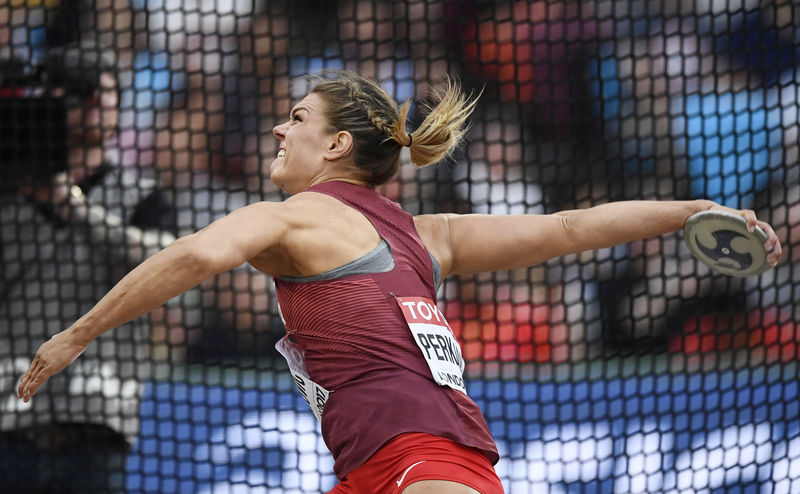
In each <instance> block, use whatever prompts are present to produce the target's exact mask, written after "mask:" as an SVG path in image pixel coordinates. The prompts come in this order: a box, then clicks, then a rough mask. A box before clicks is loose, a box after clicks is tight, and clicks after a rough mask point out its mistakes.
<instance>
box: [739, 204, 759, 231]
mask: <svg viewBox="0 0 800 494" xmlns="http://www.w3.org/2000/svg"><path fill="white" fill-rule="evenodd" d="M740 213H741V215H742V216H744V219H745V220H746V221H747V231H748V232H754V231H755V229H756V226H757V225H758V218H756V213H755V211H753V210H752V209H743V210H741V211H740Z"/></svg>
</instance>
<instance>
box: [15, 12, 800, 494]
mask: <svg viewBox="0 0 800 494" xmlns="http://www.w3.org/2000/svg"><path fill="white" fill-rule="evenodd" d="M87 38H91V39H93V40H94V41H95V42H96V43H97V44H98V45H99V46H102V47H105V48H108V49H110V50H113V52H114V53H115V55H116V57H117V67H118V77H119V88H120V107H119V111H120V124H119V132H118V135H117V136H116V138H115V139H114V141H113V142H112V143H111V144H112V146H111V147H112V148H113V149H111V150H110V154H111V155H113V156H114V159H115V160H116V161H115V162H116V164H117V165H118V166H120V167H122V168H124V169H126V170H136V171H137V173H139V174H141V175H143V176H150V177H153V178H154V180H156V181H157V182H158V183H159V184H160V186H161V187H163V189H164V190H165V191H166V192H167V196H168V197H169V198H170V200H171V205H172V207H173V209H174V215H173V217H170V218H169V219H168V221H166V220H165V223H164V224H167V225H169V228H170V230H171V231H173V232H174V233H175V234H177V235H180V234H185V233H187V232H190V231H193V230H195V229H197V228H201V227H202V226H204V225H205V224H207V223H208V222H209V221H211V220H213V219H214V218H217V217H219V216H221V215H224V214H225V213H227V212H229V211H231V210H233V209H235V208H237V207H239V206H242V205H244V204H246V203H248V202H252V201H255V200H261V199H266V200H280V199H281V198H282V195H281V193H280V191H278V190H277V189H276V188H275V187H274V186H273V185H272V184H271V183H270V182H269V177H268V176H267V174H266V170H268V164H269V162H270V161H271V160H272V156H274V155H275V153H276V145H275V140H274V138H273V137H272V134H271V129H272V127H273V126H274V125H275V124H276V123H278V122H280V121H282V120H283V119H285V118H286V115H287V114H288V110H289V108H290V106H291V105H292V103H293V101H294V100H295V99H296V98H298V97H300V96H302V95H303V92H304V86H303V82H302V81H299V82H295V83H292V82H291V81H292V80H293V78H295V77H297V76H299V75H302V74H304V73H307V72H315V71H318V70H320V69H323V68H348V69H353V70H357V71H360V72H362V73H365V74H369V75H371V76H373V77H375V78H376V79H378V80H380V81H381V82H382V83H383V84H384V86H385V87H386V88H387V89H388V90H389V91H390V92H391V93H392V94H393V95H394V96H395V97H396V98H397V99H398V101H402V100H405V99H408V98H411V99H413V101H414V107H415V108H420V107H423V106H424V104H425V102H426V100H427V99H428V98H429V95H430V91H431V89H434V88H436V87H440V85H441V84H442V82H443V80H444V75H445V74H449V75H450V76H452V77H456V78H458V79H460V80H461V81H462V82H463V84H464V85H465V87H468V88H472V89H474V90H477V91H479V90H481V88H485V89H484V94H483V96H482V99H481V103H480V105H479V108H478V110H477V112H476V114H475V117H474V123H473V126H472V129H471V132H470V134H469V143H468V144H467V146H465V147H464V149H462V150H460V151H459V153H457V154H456V156H454V157H453V159H452V160H450V161H449V162H448V163H444V164H442V165H440V166H438V167H436V168H431V169H425V170H421V171H416V170H413V169H412V168H411V167H410V166H405V167H404V168H403V169H402V171H401V173H400V176H399V177H398V179H397V180H395V181H393V182H391V183H390V184H388V185H386V186H385V187H384V190H383V191H384V192H385V193H386V194H387V195H388V196H389V197H391V198H393V199H395V200H397V201H398V202H400V203H402V204H403V206H404V207H405V208H406V210H408V211H409V212H412V213H429V212H436V211H438V212H445V211H450V212H462V213H467V212H477V213H493V214H516V213H550V212H555V211H558V210H562V209H570V208H578V207H586V206H590V205H593V204H600V203H604V202H608V201H612V200H625V199H691V198H710V199H713V200H716V201H718V202H720V203H722V204H725V205H728V206H731V207H739V208H750V209H754V210H755V211H756V212H757V214H758V215H759V216H760V217H761V218H762V219H765V220H767V221H769V222H770V223H771V224H772V225H773V226H774V227H775V230H776V232H777V233H778V236H779V237H780V239H781V241H782V242H783V245H784V252H785V254H784V258H783V262H782V264H781V265H779V266H778V268H776V269H773V270H770V271H768V272H766V273H764V274H763V275H761V276H759V277H756V278H748V279H738V278H728V277H724V276H720V275H716V274H714V273H713V272H711V271H710V270H709V269H708V268H706V267H705V266H703V265H701V264H700V263H698V262H697V261H696V260H694V259H693V258H692V256H691V255H690V254H689V252H688V250H687V249H686V248H685V246H684V243H683V237H682V235H681V234H674V235H668V236H665V237H663V238H658V239H652V240H647V241H642V242H635V243H632V244H629V245H622V246H619V247H616V248H613V249H605V250H600V251H597V252H586V253H583V254H580V255H575V256H569V257H565V258H561V259H555V260H553V261H551V262H548V263H546V264H545V265H541V266H537V267H534V268H530V269H524V270H515V271H510V272H500V273H494V274H487V275H480V276H474V277H464V278H452V279H448V280H446V282H445V283H444V285H443V286H442V289H441V292H440V304H441V307H442V308H443V310H444V311H445V313H446V315H447V317H448V319H449V321H450V323H451V325H452V327H453V329H454V330H455V331H456V333H457V334H458V336H459V337H460V338H461V341H462V344H463V349H464V356H465V358H466V360H467V362H468V365H467V377H468V379H469V385H468V389H469V392H470V395H471V396H472V397H473V398H474V399H475V400H476V401H477V402H478V404H479V405H480V406H481V408H482V409H483V412H484V414H485V416H486V417H487V420H488V422H489V424H490V426H491V429H492V432H493V434H494V436H495V438H496V441H497V444H498V446H499V448H500V451H501V455H502V459H501V461H500V463H499V464H498V465H497V471H498V473H499V474H500V476H501V478H502V480H503V482H504V485H505V486H506V490H507V492H510V493H528V492H533V493H539V492H552V493H578V492H586V493H589V492H593V493H594V492H602V493H612V492H613V493H634V492H637V493H640V492H641V493H644V492H648V493H650V492H652V493H662V492H664V493H694V492H705V493H759V494H766V493H800V400H799V399H798V398H800V395H799V392H800V390H799V389H798V362H799V361H800V310H798V305H797V301H798V299H800V269H798V267H796V266H795V261H796V260H798V257H800V183H798V170H799V169H800V167H798V163H799V162H798V151H799V150H800V149H799V142H798V125H799V124H800V7H798V6H797V5H796V3H794V2H792V1H780V0H765V1H754V0H698V1H693V2H687V1H675V2H670V1H666V2H665V1H660V0H658V1H657V0H614V1H610V0H581V1H575V0H565V1H555V0H550V1H543V0H537V1H525V0H519V1H510V0H509V1H499V0H498V1H489V0H463V1H457V0H406V1H381V0H342V1H337V2H334V1H321V0H319V1H314V0H294V1H267V0H217V1H212V0H184V1H178V0H94V1H88V0H61V1H58V0H39V1H35V0H27V1H25V0H11V1H9V2H5V3H4V4H3V5H0V55H2V56H4V57H10V56H12V55H13V56H14V57H16V58H19V59H21V60H24V61H26V63H30V64H35V63H37V60H39V59H41V58H42V57H45V56H46V53H47V51H48V50H49V49H51V48H52V47H54V46H59V45H60V44H65V43H69V42H74V41H82V40H85V39H87ZM7 96H8V95H5V96H4V97H7ZM415 115H417V116H418V115H419V113H415ZM415 118H416V117H415ZM4 221H5V220H4ZM12 226H13V225H12ZM3 227H4V231H5V232H7V231H9V230H8V227H9V225H7V224H4V225H3ZM8 262H9V260H8V259H4V263H6V264H7V263H8ZM4 283H9V282H8V280H7V279H6V280H5V281H4ZM270 284H271V282H270V280H269V279H267V278H266V277H264V276H261V275H258V274H256V273H254V272H252V271H251V270H248V269H245V268H242V269H240V270H237V271H234V272H231V273H228V274H225V275H221V276H219V277H217V278H215V279H213V280H210V281H209V282H208V283H205V284H203V285H202V286H201V287H200V293H199V294H198V296H197V297H195V298H194V299H193V300H188V299H187V300H183V301H179V303H180V304H184V305H185V306H184V307H182V309H183V310H184V312H185V314H184V316H183V317H182V318H181V319H180V321H179V323H177V324H175V323H174V321H172V322H173V323H170V321H168V319H169V317H170V316H169V314H168V313H164V312H158V313H156V314H154V316H153V317H151V318H149V337H148V339H147V341H146V342H144V343H142V344H143V345H146V347H147V352H146V353H145V354H138V353H136V352H128V353H124V352H123V353H122V354H115V355H110V356H108V358H109V359H110V360H109V361H116V362H119V360H120V359H122V360H123V361H124V362H125V363H127V364H131V365H134V366H136V367H137V368H140V369H147V373H146V374H145V373H144V371H142V372H141V373H140V374H137V375H141V376H142V377H138V378H137V381H136V383H137V385H141V386H140V388H139V389H140V392H141V401H140V403H138V405H137V407H136V409H135V410H134V411H133V412H131V413H135V414H136V415H137V416H138V418H139V421H140V427H139V429H138V430H136V431H134V432H135V437H134V440H133V450H132V453H131V455H130V456H129V458H128V460H127V466H126V470H127V478H126V485H127V489H128V491H129V492H162V493H178V492H181V493H182V492H192V493H228V492H237V493H238V492H254V493H273V492H274V493H279V492H280V493H286V492H297V493H301V492H302V493H305V492H320V491H321V490H325V489H329V488H331V487H332V486H333V485H334V482H335V478H334V477H333V475H332V463H333V462H332V459H331V457H330V454H329V453H328V452H327V450H326V449H325V445H324V443H323V442H322V439H321V436H320V434H319V431H318V426H317V423H316V421H315V420H314V418H313V416H312V415H311V413H310V412H309V410H308V408H307V406H306V405H305V403H304V402H303V401H302V398H301V397H300V395H299V394H298V393H296V390H294V389H293V385H292V383H291V381H290V379H289V377H288V373H287V372H284V370H285V363H283V362H282V361H281V360H280V359H278V358H276V357H277V356H278V354H277V352H276V351H275V350H274V348H273V345H274V343H275V341H276V340H277V338H278V337H279V336H280V334H281V331H282V328H281V324H280V321H279V318H278V317H277V309H276V306H275V302H274V298H273V296H272V292H271V286H270ZM10 293H11V292H10V291H9V290H8V289H7V287H6V286H5V285H4V286H3V289H2V290H0V294H2V295H3V296H4V297H6V298H8V297H11V296H12V295H10ZM20 297H21V298H18V299H14V300H6V303H7V305H10V304H13V303H17V304H25V303H26V302H25V298H24V295H20ZM40 342H41V340H36V341H30V342H29V344H28V346H27V347H26V351H29V353H24V352H19V353H14V352H12V350H11V349H10V348H9V349H5V348H0V384H1V385H2V386H0V391H1V392H2V393H3V396H0V414H3V415H6V416H7V417H11V416H12V415H11V412H12V411H14V410H16V409H18V408H19V407H21V406H23V405H22V404H21V403H20V402H17V401H15V399H14V398H13V397H12V396H11V393H12V388H13V385H14V384H15V383H16V380H17V379H18V378H19V367H21V365H18V360H19V359H20V358H24V357H26V356H28V358H29V356H31V355H32V354H33V349H35V348H36V347H37V346H38V345H39V343H40ZM26 366H27V365H25V367H26ZM99 372H100V373H99V374H98V375H102V370H101V371H99ZM123 384H124V383H123ZM84 386H87V387H89V386H92V384H91V382H90V379H88V378H87V379H86V382H85V384H84ZM95 386H96V387H95V388H93V389H92V390H91V391H92V392H95V393H97V394H98V395H99V396H105V397H106V398H107V397H109V396H115V393H117V394H118V393H121V392H123V391H121V389H122V388H124V385H122V386H121V385H120V383H119V382H118V381H114V380H111V379H100V381H99V383H95ZM82 391H83V392H87V389H83V390H82ZM98 413H102V412H98ZM120 413H122V412H120ZM10 426H13V424H11V425H9V424H8V420H5V421H4V427H10Z"/></svg>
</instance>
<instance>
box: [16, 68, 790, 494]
mask: <svg viewBox="0 0 800 494" xmlns="http://www.w3.org/2000/svg"><path fill="white" fill-rule="evenodd" d="M313 82H314V85H313V87H312V89H311V91H310V93H309V94H308V95H307V96H306V97H305V98H304V99H303V100H302V101H300V102H299V103H298V104H297V105H296V106H294V108H293V109H292V111H291V114H290V118H289V120H288V121H287V122H285V123H283V124H281V125H278V126H277V127H275V129H274V134H275V137H277V139H278V141H279V142H280V150H279V151H278V155H277V157H276V158H275V160H274V161H273V162H272V164H271V166H270V172H271V178H272V180H273V181H274V182H275V183H276V184H277V185H279V186H280V187H281V188H282V189H283V190H285V191H286V192H288V193H289V194H290V198H289V199H287V200H285V201H283V202H279V203H275V202H261V203H257V204H252V205H249V206H246V207H244V208H241V209H239V210H237V211H235V212H233V213H231V214H230V215H228V216H227V217H225V218H222V219H220V220H218V221H216V222H214V223H212V224H211V225H209V226H208V227H206V228H204V229H202V230H200V231H198V232H197V233H194V234H191V235H188V236H185V237H182V238H180V239H178V240H177V241H175V242H174V243H173V244H172V245H170V246H169V247H167V248H165V249H164V250H162V251H161V252H159V253H158V254H156V255H154V256H152V257H150V258H149V259H147V260H146V261H145V262H143V263H142V264H141V265H139V266H138V267H137V268H136V269H134V270H133V271H131V272H130V273H129V274H128V275H127V276H126V277H125V278H124V279H122V280H121V281H120V282H119V283H118V284H117V285H116V286H115V287H114V288H113V289H112V290H110V291H109V292H108V294H107V295H106V296H105V297H103V298H102V299H101V300H100V301H99V302H98V303H97V305H96V306H95V307H94V308H93V309H91V310H90V311H89V312H88V313H87V314H85V315H84V316H83V317H81V318H80V319H79V320H78V321H76V322H75V323H74V324H73V325H72V326H70V327H69V328H67V329H66V330H64V331H62V332H61V333H59V334H57V335H56V336H54V337H53V338H52V339H50V340H49V341H47V342H45V343H44V344H43V345H42V346H41V347H40V348H39V350H38V352H37V353H36V357H35V359H34V361H33V363H32V364H31V367H30V369H29V370H28V371H27V372H26V373H25V375H24V376H23V377H22V380H21V382H20V385H19V389H18V394H19V397H20V398H22V399H23V400H25V401H28V400H30V399H31V396H33V394H34V393H35V392H36V390H37V389H38V388H39V387H40V386H42V384H43V383H44V382H45V381H46V380H47V379H48V378H49V377H50V376H52V375H53V374H55V373H57V372H59V371H60V370H62V369H63V368H64V367H66V366H67V365H69V363H71V362H72V361H73V360H74V359H75V358H77V357H78V356H79V355H80V354H81V353H82V352H83V350H84V349H85V348H86V346H87V345H88V344H89V343H90V342H91V341H92V340H94V339H95V338H97V337H98V336H99V335H100V334H102V333H104V332H106V331H109V330H111V329H112V328H114V327H116V326H118V325H120V324H122V323H124V322H126V321H128V320H130V319H133V318H135V317H138V316H141V315H143V314H145V313H147V312H148V311H151V310H153V309H155V308H156V307H159V306H160V305H162V304H164V303H165V302H166V301H167V300H169V299H171V298H172V297H175V296H176V295H178V294H180V293H182V292H185V291H187V290H189V289H190V288H192V287H194V286H195V285H197V284H198V283H200V282H201V281H203V280H205V279H206V278H209V277H211V276H214V275H216V274H218V273H221V272H223V271H226V270H230V269H233V268H235V267H237V266H239V265H240V264H242V263H244V262H249V263H250V264H251V265H252V266H254V267H255V268H256V269H258V270H260V271H262V272H264V273H266V274H269V275H272V276H273V277H274V280H275V284H276V290H277V296H278V302H279V305H280V307H281V313H282V316H283V319H284V322H285V327H286V333H287V334H286V336H285V337H284V338H283V339H281V340H280V342H279V343H278V345H277V347H278V350H279V351H280V353H281V354H283V356H284V357H286V359H287V361H288V363H289V368H290V371H291V373H292V376H293V378H294V380H295V382H296V383H297V385H298V387H299V389H300V392H301V393H302V394H303V396H304V397H305V398H306V400H307V401H308V403H309V405H310V407H311V409H312V412H313V413H314V415H315V416H316V417H317V419H318V420H320V422H321V426H322V433H323V437H324V439H325V442H326V444H327V446H328V448H329V449H330V451H331V453H332V454H333V457H334V458H335V466H334V470H335V473H336V475H337V477H338V479H339V481H340V483H339V484H338V485H337V486H336V487H335V488H334V489H333V490H332V491H331V492H332V493H336V494H338V493H375V492H381V493H404V494H416V493H423V492H432V493H433V492H435V493H439V494H450V493H452V494H460V493H475V492H479V493H483V494H495V493H501V492H502V491H503V487H502V485H501V483H500V480H499V478H498V477H497V475H496V473H495V471H494V468H493V466H492V465H493V464H494V463H496V462H497V460H498V454H497V449H496V447H495V445H494V442H493V440H492V438H491V435H490V433H489V429H488V427H487V425H486V422H485V420H484V419H483V417H482V415H481V412H480V409H479V408H478V406H477V405H476V404H475V403H474V402H473V401H472V400H471V399H470V398H469V397H468V396H467V393H466V390H465V388H464V382H463V379H462V371H463V368H464V361H463V359H462V356H461V352H460V350H459V347H458V343H457V341H456V340H455V338H454V337H453V335H452V333H451V331H450V329H449V326H448V325H447V322H446V321H445V320H444V317H443V315H442V313H441V312H439V310H438V309H437V302H436V291H437V290H436V289H437V285H438V284H439V283H440V282H441V280H442V279H444V277H446V276H448V275H452V274H464V273H475V272H481V271H493V270H507V269H513V268H519V267H524V266H532V265H535V264H538V263H541V262H543V261H545V260H547V259H550V258H553V257H556V256H561V255H565V254H570V253H576V252H580V251H584V250H588V249H598V248H603V247H609V246H613V245H616V244H619V243H623V242H629V241H633V240H637V239H643V238H647V237H653V236H656V235H660V234H664V233H667V232H672V231H675V230H678V229H680V228H682V227H683V225H684V222H685V221H686V219H687V218H689V216H691V215H692V214H693V213H696V212H699V211H703V210H707V209H726V210H728V209H727V208H724V207H722V206H719V205H717V204H715V203H713V202H710V201H704V200H695V201H669V202H667V201H634V202H618V203H610V204H605V205H601V206H597V207H593V208H589V209H583V210H575V211H565V212H561V213H557V214H552V215H520V216H491V215H455V214H433V215H422V216H417V217H412V216H410V215H409V214H407V213H405V212H404V211H402V210H401V209H400V207H399V206H397V205H396V204H395V203H393V202H391V201H389V200H387V199H385V198H384V197H382V196H381V195H379V194H378V193H377V192H376V191H375V187H376V186H378V185H380V184H382V183H385V182H387V181H388V180H390V179H391V178H392V177H393V176H394V175H395V174H396V173H397V171H398V167H399V161H400V160H399V157H400V151H401V148H402V147H403V146H408V147H409V148H410V156H411V161H412V163H413V164H415V165H417V166H425V165H428V164H432V163H436V162H438V161H441V160H442V159H443V158H445V157H446V156H447V155H448V154H449V153H450V152H451V151H452V150H453V149H454V148H455V147H456V146H457V145H458V144H459V142H460V140H461V138H462V136H463V134H464V124H465V123H466V121H467V118H468V116H469V114H470V113H471V111H472V109H473V107H474V105H475V103H476V98H472V97H469V96H466V95H464V94H463V93H462V92H461V91H460V90H459V88H458V87H457V86H456V85H453V84H450V85H449V86H448V88H447V90H446V91H445V92H444V94H443V95H441V98H440V101H439V103H438V104H437V105H436V106H435V107H434V108H432V109H431V111H430V113H429V114H428V115H427V117H426V118H425V120H424V121H423V123H422V124H421V125H420V126H419V128H417V129H416V130H415V131H413V132H412V133H408V132H407V131H406V127H405V122H406V117H407V114H408V110H409V104H408V102H406V103H405V104H404V105H402V107H400V108H398V106H397V105H396V104H395V103H394V101H393V100H392V99H391V98H390V97H389V95H388V94H387V93H386V92H385V91H384V90H383V89H381V88H380V87H379V86H378V85H376V84H375V83H373V82H371V81H369V80H366V79H365V78H362V77H361V76H358V75H355V74H352V73H349V72H336V73H334V74H326V75H323V76H320V77H317V78H314V79H313ZM728 211H731V210H728ZM736 213H737V214H740V215H741V216H743V217H744V218H745V219H746V220H747V224H748V225H749V226H750V227H755V226H756V225H759V226H760V227H761V228H763V229H764V231H765V232H767V234H768V240H767V241H766V243H765V249H766V250H767V251H768V252H769V256H768V259H769V261H770V262H771V263H772V264H773V265H774V264H775V263H777V261H778V259H779V258H780V254H781V246H780V243H779V242H778V239H777V236H776V235H775V232H774V231H773V229H772V228H771V227H770V226H769V225H768V224H767V223H765V222H763V221H759V220H757V219H756V217H755V214H754V213H753V212H752V211H736Z"/></svg>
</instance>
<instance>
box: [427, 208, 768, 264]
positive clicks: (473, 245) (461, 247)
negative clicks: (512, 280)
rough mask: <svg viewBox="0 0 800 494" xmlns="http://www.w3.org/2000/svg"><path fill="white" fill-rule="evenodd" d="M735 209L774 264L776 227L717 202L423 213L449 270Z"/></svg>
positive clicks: (620, 238) (588, 244)
mask: <svg viewBox="0 0 800 494" xmlns="http://www.w3.org/2000/svg"><path fill="white" fill-rule="evenodd" d="M708 209H719V210H724V211H730V212H734V213H736V214H739V215H741V216H742V217H744V218H745V219H746V220H747V226H748V228H749V229H753V228H755V226H760V227H761V228H762V229H763V230H764V231H765V232H766V234H767V237H768V238H767V241H766V243H765V245H764V248H765V249H766V250H767V251H768V252H769V255H768V257H767V259H768V261H769V262H770V263H771V264H772V265H773V266H774V265H775V264H776V263H777V262H778V260H779V259H780V256H781V252H782V250H781V245H780V242H779V241H778V237H777V236H776V235H775V232H774V230H773V229H772V227H771V226H770V225H769V224H767V223H766V222H764V221H759V220H758V219H757V218H756V216H755V213H754V212H753V211H750V210H741V211H739V210H733V209H729V208H726V207H724V206H720V205H718V204H716V203H714V202H711V201H705V200H696V201H621V202H612V203H608V204H603V205H600V206H595V207H592V208H587V209H577V210H571V211H562V212H559V213H555V214H551V215H518V216H493V215H454V214H447V215H431V216H420V217H417V220H416V224H417V228H418V230H419V232H420V236H421V237H422V239H423V241H424V242H425V244H426V246H428V248H429V249H430V250H431V252H432V253H433V254H434V255H435V256H436V257H437V259H438V260H439V262H440V264H441V265H442V270H443V273H444V274H445V275H449V274H467V273H476V272H483V271H497V270H504V269H515V268H521V267H528V266H534V265H536V264H540V263H542V262H544V261H546V260H548V259H551V258H554V257H559V256H563V255H567V254H574V253H577V252H582V251H586V250H594V249H600V248H605V247H612V246H614V245H618V244H622V243H626V242H631V241H634V240H641V239H645V238H651V237H655V236H658V235H663V234H665V233H669V232H674V231H676V230H679V229H681V228H683V226H684V224H685V223H686V220H687V219H688V218H689V217H690V216H692V215H693V214H695V213H698V212H700V211H705V210H708Z"/></svg>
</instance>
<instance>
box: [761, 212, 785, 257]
mask: <svg viewBox="0 0 800 494" xmlns="http://www.w3.org/2000/svg"><path fill="white" fill-rule="evenodd" d="M758 226H759V227H761V229H762V230H764V233H766V234H767V241H766V242H764V249H765V250H766V251H767V252H768V253H769V254H768V255H767V261H768V262H769V263H770V265H771V266H772V267H773V268H774V267H775V266H777V264H778V261H780V259H781V255H782V254H783V247H782V246H781V242H780V240H778V235H777V234H776V233H775V230H774V229H773V228H772V226H770V224H769V223H767V222H765V221H759V222H758Z"/></svg>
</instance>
